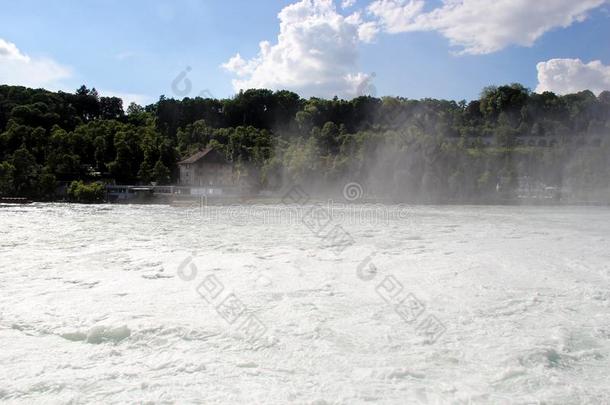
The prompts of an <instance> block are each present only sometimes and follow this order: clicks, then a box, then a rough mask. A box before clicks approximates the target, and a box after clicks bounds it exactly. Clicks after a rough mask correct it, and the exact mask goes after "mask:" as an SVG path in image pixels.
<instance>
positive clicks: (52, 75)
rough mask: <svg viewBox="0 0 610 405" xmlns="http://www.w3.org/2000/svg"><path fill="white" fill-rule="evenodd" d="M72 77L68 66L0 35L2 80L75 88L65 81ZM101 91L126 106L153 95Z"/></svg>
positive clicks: (5, 82) (45, 86)
mask: <svg viewBox="0 0 610 405" xmlns="http://www.w3.org/2000/svg"><path fill="white" fill-rule="evenodd" d="M72 77H73V74H72V70H71V69H70V68H69V67H66V66H64V65H61V64H60V63H58V62H56V61H54V60H52V59H48V58H35V57H30V56H29V55H26V54H24V53H23V52H21V51H20V50H19V48H17V46H16V45H15V44H13V43H11V42H8V41H5V40H3V39H2V38H0V84H9V85H16V86H26V87H33V88H38V87H42V88H45V89H48V90H54V91H57V90H63V91H67V92H73V91H74V89H75V87H74V86H73V85H71V84H69V83H66V80H69V79H71V78H72ZM99 93H100V94H101V95H102V96H105V97H119V98H121V99H122V100H123V107H124V108H127V107H128V106H129V104H130V103H131V102H135V103H137V104H140V105H145V104H147V103H149V102H151V100H150V97H148V96H145V95H143V94H134V93H123V92H115V91H104V90H100V91H99Z"/></svg>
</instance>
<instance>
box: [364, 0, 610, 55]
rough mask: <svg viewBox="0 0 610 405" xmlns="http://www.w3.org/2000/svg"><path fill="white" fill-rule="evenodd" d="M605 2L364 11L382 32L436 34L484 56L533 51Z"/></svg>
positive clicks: (560, 0)
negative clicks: (537, 44)
mask: <svg viewBox="0 0 610 405" xmlns="http://www.w3.org/2000/svg"><path fill="white" fill-rule="evenodd" d="M605 2H606V0H537V1H532V0H443V5H442V6H440V7H438V8H435V9H433V10H432V11H430V12H424V11H423V9H424V6H425V1H423V0H408V1H407V0H376V1H374V2H373V3H372V4H371V5H370V6H369V8H368V10H369V12H370V13H371V14H372V15H374V16H376V17H377V18H378V19H379V20H380V23H381V24H382V25H383V27H384V28H385V31H386V32H389V33H398V32H409V31H438V32H440V33H441V34H442V35H443V36H445V37H446V38H447V39H449V41H450V43H451V45H454V46H458V47H461V48H462V49H463V50H462V53H468V54H487V53H492V52H496V51H499V50H501V49H503V48H505V47H507V46H510V45H520V46H532V45H533V44H534V43H535V41H536V40H537V39H538V38H540V37H541V36H542V35H543V34H545V33H546V32H548V31H550V30H552V29H554V28H558V27H564V28H565V27H568V26H570V25H572V24H573V23H575V22H581V21H584V20H585V19H586V18H587V13H588V12H589V11H591V10H593V9H595V8H597V7H599V6H601V5H602V4H604V3H605Z"/></svg>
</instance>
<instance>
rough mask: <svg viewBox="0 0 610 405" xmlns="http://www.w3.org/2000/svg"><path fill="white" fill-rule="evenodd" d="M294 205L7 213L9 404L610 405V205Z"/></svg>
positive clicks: (0, 372) (2, 390) (0, 340)
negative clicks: (309, 208)
mask: <svg viewBox="0 0 610 405" xmlns="http://www.w3.org/2000/svg"><path fill="white" fill-rule="evenodd" d="M351 208H353V207H351ZM378 208H379V207H378ZM281 209H282V207H280V206H276V207H266V208H261V207H258V208H257V207H254V208H252V207H250V208H247V207H241V208H239V207H233V209H232V211H230V212H226V211H223V212H218V211H214V212H210V211H207V210H206V211H205V212H200V211H197V210H192V209H186V208H173V207H166V206H108V205H105V206H100V205H91V206H87V205H62V204H34V205H30V206H3V207H1V208H0V401H6V402H9V403H47V404H51V403H125V402H127V403H201V404H221V403H242V404H256V403H260V404H289V403H295V404H334V403H339V404H359V403H375V404H445V403H447V404H468V403H472V404H492V403H493V404H513V403H514V404H535V403H547V404H580V403H583V404H585V403H586V404H589V403H590V404H602V403H610V378H609V376H610V358H609V356H610V353H609V349H610V311H609V309H610V308H609V304H610V290H609V288H608V287H609V286H610V281H609V280H610V210H609V209H607V208H570V207H553V208H541V207H409V208H405V207H386V208H384V209H385V210H387V211H385V213H381V212H382V211H383V209H379V210H377V212H376V213H375V214H374V215H373V216H371V215H365V216H358V215H359V214H358V213H357V212H356V211H357V210H353V209H348V208H345V207H344V208H340V209H338V210H337V211H336V212H333V219H332V221H333V223H332V224H331V226H332V225H335V224H341V225H342V226H343V228H344V229H345V230H346V231H347V232H349V234H350V235H351V237H352V238H353V240H354V242H355V244H354V246H352V247H350V248H349V249H347V250H345V251H343V252H339V249H337V246H338V245H337V244H333V243H330V244H329V243H327V242H328V241H325V240H323V239H322V238H321V237H320V236H317V235H315V234H314V233H313V232H312V230H311V229H309V227H308V226H307V225H306V224H304V223H303V222H301V221H300V218H299V217H298V216H297V217H292V216H291V215H286V213H285V212H282V211H281ZM240 210H241V211H240ZM369 214H370V213H369ZM386 214H387V215H386ZM375 215H378V216H377V217H375ZM380 216H381V217H380ZM318 222H320V221H318ZM308 224H309V225H311V223H308ZM371 255H372V256H371ZM367 257H370V258H372V260H371V263H373V264H374V265H375V267H376V269H377V270H376V272H375V271H373V270H371V269H370V266H369V265H368V263H366V262H365V264H366V266H364V267H362V266H361V268H363V269H364V272H361V273H360V276H359V275H358V274H357V268H358V266H359V265H361V264H362V263H363V261H364V260H365V259H366V258H367ZM390 276H393V277H394V279H393V280H396V281H398V282H400V283H401V284H402V285H403V286H404V290H403V291H402V292H403V293H412V294H413V295H412V296H411V297H412V298H414V299H417V301H416V302H419V303H421V304H422V305H424V306H425V308H424V313H423V314H422V315H421V316H420V317H419V318H418V319H417V320H416V321H415V322H411V323H409V322H407V320H405V318H401V316H399V314H398V313H397V311H395V310H394V308H393V307H392V305H391V304H390V303H387V302H386V301H384V299H383V298H382V296H381V295H383V294H380V293H379V291H381V290H380V288H383V285H384V284H383V283H384V282H386V283H387V281H388V280H389V278H388V277H390ZM202 282H203V284H202ZM220 283H221V284H222V286H223V287H224V288H223V289H222V291H220V287H219V286H220ZM380 284H381V286H380ZM385 286H386V287H387V284H385ZM229 292H233V293H234V297H235V298H236V299H238V300H239V302H240V303H241V309H240V310H239V311H233V312H231V311H228V312H227V311H225V312H223V311H222V310H216V309H215V306H218V305H221V301H222V300H224V299H225V297H227V296H229V295H228V294H229ZM215 294H217V295H215ZM229 297H230V296H229ZM206 299H207V300H208V301H209V302H208V301H206ZM219 308H220V307H219ZM242 310H243V312H242ZM233 315H235V316H233ZM428 315H433V316H435V317H436V319H438V320H439V321H440V322H442V324H443V325H444V327H445V328H446V331H445V332H444V334H442V335H441V336H440V337H438V340H436V342H431V341H430V340H431V339H425V338H423V336H422V334H421V333H420V332H418V329H417V326H416V325H417V323H418V322H419V321H420V320H422V319H423V318H424V317H425V316H428ZM223 316H224V317H223ZM237 316H239V318H238V320H237V321H234V322H233V323H230V321H232V320H233V318H234V317H237ZM249 316H254V317H255V318H247V317H249ZM225 318H227V320H226V319H225ZM245 319H256V320H258V321H260V323H261V325H262V326H261V325H257V326H261V327H260V328H258V329H256V328H255V329H256V331H257V335H256V336H259V334H258V332H261V331H262V332H261V334H260V337H259V338H258V339H253V338H252V336H251V335H248V333H246V332H247V331H250V329H244V327H243V326H240V325H241V323H242V321H243V320H245ZM245 331H246V332H245Z"/></svg>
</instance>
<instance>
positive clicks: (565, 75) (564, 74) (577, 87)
mask: <svg viewBox="0 0 610 405" xmlns="http://www.w3.org/2000/svg"><path fill="white" fill-rule="evenodd" d="M537 69H538V87H536V92H538V93H542V92H544V91H552V92H554V93H557V94H569V93H576V92H579V91H582V90H591V91H592V92H594V93H595V94H599V93H601V92H602V91H604V90H610V66H607V65H604V64H602V62H601V61H599V60H594V61H592V62H589V63H583V62H582V61H581V60H580V59H551V60H549V61H546V62H540V63H538V65H537Z"/></svg>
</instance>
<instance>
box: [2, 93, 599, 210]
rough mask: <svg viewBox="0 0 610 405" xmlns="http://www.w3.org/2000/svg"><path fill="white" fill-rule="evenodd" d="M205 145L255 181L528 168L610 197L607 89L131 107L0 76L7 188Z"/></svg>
mask: <svg viewBox="0 0 610 405" xmlns="http://www.w3.org/2000/svg"><path fill="white" fill-rule="evenodd" d="M208 146H212V147H214V148H216V149H218V150H220V151H221V152H222V153H224V154H225V155H226V157H227V159H228V160H229V161H232V162H234V163H235V165H237V166H238V167H239V168H240V169H241V170H244V171H247V172H248V173H249V175H250V176H249V177H250V178H251V179H252V182H253V184H252V186H253V188H256V189H271V190H273V189H279V188H281V187H282V186H284V185H286V184H289V183H295V182H298V183H301V184H306V185H309V186H311V187H316V188H317V189H320V190H328V191H331V190H337V188H338V185H339V184H341V182H345V181H358V182H360V183H361V184H363V185H364V186H365V188H366V189H367V190H368V191H369V192H370V193H372V194H376V195H384V196H387V197H390V198H392V199H395V200H401V201H407V200H408V201H427V202H450V201H483V200H492V199H493V198H495V196H497V195H498V192H499V190H500V189H501V190H502V192H503V193H505V194H506V195H509V196H510V195H511V193H512V194H514V193H515V192H516V191H515V190H516V189H517V188H518V187H519V183H520V182H522V179H523V178H527V179H530V181H532V182H537V183H540V184H545V185H552V186H559V187H563V188H565V189H569V190H570V192H571V193H572V194H574V195H575V196H578V198H581V199H607V200H610V197H609V193H608V190H609V189H610V187H609V180H608V179H610V92H603V93H601V94H600V95H599V96H596V95H595V94H593V93H592V92H590V91H583V92H580V93H576V94H569V95H564V96H560V95H556V94H554V93H551V92H545V93H542V94H536V93H532V92H531V91H529V90H528V89H526V88H525V87H524V86H522V85H520V84H511V85H504V86H492V87H487V88H485V89H483V90H482V92H481V95H480V98H479V99H477V100H473V101H470V102H466V101H459V102H456V101H449V100H436V99H422V100H412V99H407V98H402V97H382V98H376V97H371V96H361V97H356V98H354V99H352V100H342V99H338V98H336V97H335V98H333V99H330V100H326V99H320V98H309V99H303V98H301V97H300V96H299V95H297V94H295V93H292V92H289V91H270V90H264V89H263V90H246V91H242V92H240V93H239V94H237V95H235V96H234V97H231V98H227V99H211V98H200V97H198V98H184V99H182V100H175V99H171V98H166V97H164V96H161V97H160V98H159V100H158V101H157V102H156V103H154V104H150V105H147V106H139V105H137V104H133V103H132V104H131V105H129V106H128V107H127V109H126V110H125V109H124V107H123V103H122V100H121V99H119V98H116V97H100V96H99V94H98V93H97V91H96V90H95V89H88V88H87V87H85V86H82V87H81V88H79V89H78V90H76V91H75V92H74V93H66V92H51V91H47V90H43V89H30V88H25V87H19V86H0V195H5V196H25V197H30V198H36V199H41V200H45V199H46V200H52V199H55V198H57V191H58V186H59V185H61V184H70V183H72V182H78V181H80V182H81V183H79V184H77V185H78V186H82V187H85V186H86V184H87V183H91V182H96V181H98V182H116V183H117V184H149V183H150V182H156V183H157V184H171V183H173V182H175V181H176V180H177V175H178V173H177V162H178V161H179V160H180V159H181V158H184V157H186V156H188V155H189V154H191V153H193V152H195V151H196V150H198V149H200V148H203V147H208ZM75 187H76V186H74V187H73V189H74V190H78V188H75ZM339 188H340V187H339Z"/></svg>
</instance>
